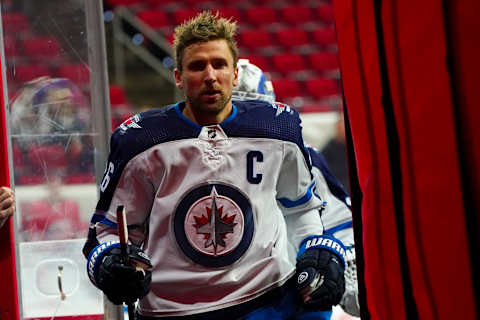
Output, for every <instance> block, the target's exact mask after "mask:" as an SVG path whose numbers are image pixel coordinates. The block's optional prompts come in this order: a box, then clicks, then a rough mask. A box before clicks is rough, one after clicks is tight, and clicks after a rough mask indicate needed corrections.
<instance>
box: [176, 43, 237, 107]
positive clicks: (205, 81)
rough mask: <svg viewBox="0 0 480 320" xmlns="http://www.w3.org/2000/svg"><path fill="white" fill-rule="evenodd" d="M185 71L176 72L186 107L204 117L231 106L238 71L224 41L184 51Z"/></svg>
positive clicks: (200, 44) (195, 46)
mask: <svg viewBox="0 0 480 320" xmlns="http://www.w3.org/2000/svg"><path fill="white" fill-rule="evenodd" d="M182 65H183V70H182V71H181V72H180V71H178V70H175V80H176V83H177V86H178V87H179V88H180V89H183V91H184V93H185V98H186V104H187V107H189V108H191V109H192V111H194V112H197V113H198V112H200V113H202V114H204V115H212V116H213V115H216V114H219V113H220V112H221V111H223V110H224V109H225V107H227V106H230V105H231V98H232V88H233V86H235V85H236V84H237V76H238V73H237V70H236V68H234V66H233V56H232V53H231V52H230V49H229V47H228V44H227V42H226V41H225V40H223V39H220V40H212V41H208V42H200V43H195V44H192V45H190V46H188V47H187V48H186V49H185V52H184V55H183V58H182Z"/></svg>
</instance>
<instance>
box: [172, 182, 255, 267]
mask: <svg viewBox="0 0 480 320" xmlns="http://www.w3.org/2000/svg"><path fill="white" fill-rule="evenodd" d="M173 227H174V232H175V238H176V240H177V242H178V244H179V246H180V248H181V249H182V251H183V252H184V253H185V254H186V255H187V256H188V257H189V258H190V259H192V260H193V261H194V262H196V263H198V264H201V265H203V266H206V267H224V266H228V265H230V264H233V263H234V262H235V261H237V260H238V259H240V257H242V255H243V254H244V253H245V251H247V249H248V247H249V246H250V243H251V242H252V238H253V233H254V221H253V212H252V206H251V205H250V201H249V200H248V199H247V197H246V196H245V195H244V194H243V193H241V192H240V191H239V190H238V189H236V188H234V187H232V186H228V185H225V184H219V183H213V184H207V185H201V186H199V187H197V188H195V189H193V190H191V191H190V192H188V193H187V194H186V195H185V196H184V197H183V198H182V200H181V201H180V204H179V205H178V207H177V209H176V211H175V214H174V218H173Z"/></svg>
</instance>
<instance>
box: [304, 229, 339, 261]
mask: <svg viewBox="0 0 480 320" xmlns="http://www.w3.org/2000/svg"><path fill="white" fill-rule="evenodd" d="M311 249H326V250H328V251H330V252H333V253H334V254H336V255H337V256H338V257H339V258H340V260H342V263H343V267H345V258H346V254H345V251H346V249H345V246H344V245H343V243H342V242H341V241H340V240H338V239H337V238H335V237H332V236H329V235H321V236H309V237H307V238H305V239H304V240H303V241H302V243H301V244H300V249H299V250H298V254H297V259H298V258H299V257H300V256H301V255H302V254H304V253H305V251H307V250H311Z"/></svg>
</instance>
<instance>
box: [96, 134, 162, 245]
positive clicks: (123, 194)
mask: <svg viewBox="0 0 480 320" xmlns="http://www.w3.org/2000/svg"><path fill="white" fill-rule="evenodd" d="M133 138H134V137H132V136H131V135H130V136H129V135H128V134H121V131H119V130H117V131H116V132H115V133H114V134H113V135H112V138H111V141H110V146H111V150H110V154H109V157H108V163H107V166H106V170H105V173H104V176H103V179H102V183H101V185H100V197H99V200H98V203H97V206H96V210H95V213H94V215H93V217H92V220H91V228H95V233H96V238H97V239H96V240H97V241H98V242H100V243H101V242H105V241H111V240H116V239H117V238H118V237H117V223H116V222H117V221H116V211H117V207H118V206H120V205H123V206H124V208H125V212H126V219H127V225H128V229H129V241H131V242H132V243H135V244H137V245H140V244H142V243H143V241H144V240H145V237H146V230H147V228H146V222H147V218H148V215H149V213H150V210H151V207H152V204H153V200H154V197H155V187H154V186H153V184H152V179H151V175H150V172H151V170H149V163H148V161H147V159H146V156H145V153H143V152H139V150H136V149H135V148H134V145H132V140H133ZM89 237H90V235H89ZM89 241H91V239H90V240H89Z"/></svg>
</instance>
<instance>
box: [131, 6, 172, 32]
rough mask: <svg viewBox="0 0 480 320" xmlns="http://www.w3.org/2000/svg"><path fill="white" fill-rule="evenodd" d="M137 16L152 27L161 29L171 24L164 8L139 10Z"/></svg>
mask: <svg viewBox="0 0 480 320" xmlns="http://www.w3.org/2000/svg"><path fill="white" fill-rule="evenodd" d="M136 16H137V18H138V19H140V20H141V21H142V22H144V23H145V24H146V25H148V26H149V27H150V28H152V29H161V28H165V27H168V26H169V25H170V21H169V19H168V15H167V14H166V13H165V12H164V11H162V10H144V11H140V12H137V14H136Z"/></svg>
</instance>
